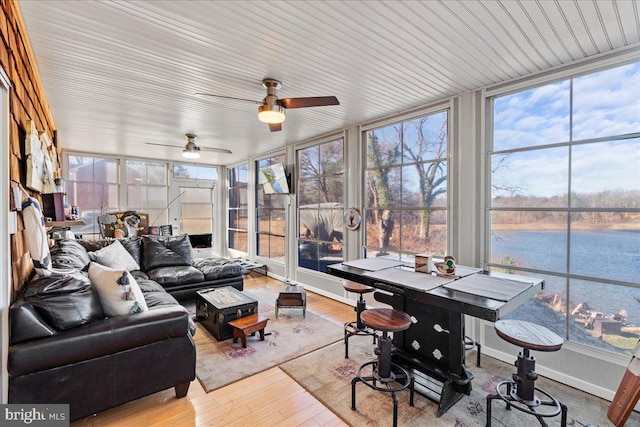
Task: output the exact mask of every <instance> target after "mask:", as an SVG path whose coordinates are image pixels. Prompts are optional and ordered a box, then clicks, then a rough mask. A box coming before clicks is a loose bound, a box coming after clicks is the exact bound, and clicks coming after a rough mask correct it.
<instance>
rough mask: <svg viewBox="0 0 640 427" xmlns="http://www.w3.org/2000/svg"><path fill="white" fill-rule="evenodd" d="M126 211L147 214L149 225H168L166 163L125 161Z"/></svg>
mask: <svg viewBox="0 0 640 427" xmlns="http://www.w3.org/2000/svg"><path fill="white" fill-rule="evenodd" d="M126 176H127V209H131V210H136V211H139V212H144V213H147V214H149V225H162V224H168V223H169V216H168V213H167V205H168V201H167V197H168V187H167V165H166V163H155V162H144V161H140V160H127V161H126Z"/></svg>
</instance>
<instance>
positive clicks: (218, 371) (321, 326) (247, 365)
mask: <svg viewBox="0 0 640 427" xmlns="http://www.w3.org/2000/svg"><path fill="white" fill-rule="evenodd" d="M244 293H245V294H247V295H249V296H251V297H252V298H255V299H256V300H258V312H259V313H260V314H261V315H263V316H266V317H268V318H269V319H270V320H269V322H268V324H267V327H266V328H265V333H266V336H265V340H264V341H260V340H259V335H258V334H256V335H255V337H247V348H242V343H241V341H240V340H238V342H237V343H236V344H234V343H233V340H232V339H228V340H225V341H221V342H218V341H216V339H215V338H214V337H213V336H212V335H211V334H209V333H208V332H207V330H206V329H204V327H202V325H198V333H197V334H196V336H195V342H196V375H197V377H198V380H199V381H200V383H201V384H202V387H203V388H204V389H205V390H206V391H207V392H210V391H212V390H215V389H217V388H220V387H223V386H225V385H227V384H231V383H233V382H235V381H238V380H240V379H242V378H245V377H248V376H250V375H253V374H257V373H258V372H262V371H264V370H266V369H269V368H272V367H274V366H277V365H280V364H282V363H284V362H286V361H288V360H290V359H293V358H295V357H298V356H301V355H303V354H306V353H309V352H310V351H313V350H317V349H319V348H321V347H324V346H327V345H329V344H332V343H335V342H336V341H339V340H342V338H343V336H344V329H343V326H342V325H340V324H337V323H334V322H331V321H329V320H326V319H324V318H322V317H320V316H318V315H315V314H313V313H311V312H309V310H307V312H306V317H305V318H303V317H302V310H299V309H281V310H279V313H278V319H276V316H275V311H274V304H275V300H276V295H273V294H271V293H270V292H268V291H264V290H259V289H251V290H247V291H244Z"/></svg>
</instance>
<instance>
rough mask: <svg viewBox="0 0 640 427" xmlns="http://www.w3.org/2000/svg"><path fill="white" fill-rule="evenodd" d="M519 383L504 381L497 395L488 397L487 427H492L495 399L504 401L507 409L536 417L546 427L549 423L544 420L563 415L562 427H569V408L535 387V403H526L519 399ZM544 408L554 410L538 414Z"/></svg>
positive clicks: (497, 390)
mask: <svg viewBox="0 0 640 427" xmlns="http://www.w3.org/2000/svg"><path fill="white" fill-rule="evenodd" d="M517 386H518V385H517V383H516V382H514V381H509V380H507V381H502V382H500V383H499V384H498V385H497V386H496V394H489V395H487V426H488V427H490V426H491V402H492V401H493V400H495V399H502V400H503V401H504V402H505V403H506V404H507V409H508V410H509V409H511V408H514V409H517V410H518V411H521V412H524V413H525V414H530V415H533V416H535V417H536V418H537V419H538V421H539V422H540V424H541V425H542V426H544V427H546V426H547V423H546V422H545V421H544V418H551V417H555V416H557V415H559V414H560V413H562V419H561V423H560V425H561V426H562V427H566V425H567V407H566V406H565V405H564V404H563V403H562V402H560V401H559V400H558V399H556V398H555V397H553V396H552V395H551V394H549V393H548V392H546V391H544V390H542V389H540V388H538V387H534V390H535V392H536V393H535V394H534V400H533V401H525V400H523V399H521V398H519V397H518V395H517V392H518V389H517ZM501 387H506V391H505V392H502V391H501V390H500V388H501ZM540 395H542V396H544V399H540V397H539V396H540ZM543 406H551V407H554V409H552V410H550V411H549V412H538V411H537V410H536V408H540V407H543Z"/></svg>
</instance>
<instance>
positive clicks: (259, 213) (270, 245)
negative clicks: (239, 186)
mask: <svg viewBox="0 0 640 427" xmlns="http://www.w3.org/2000/svg"><path fill="white" fill-rule="evenodd" d="M284 161H285V157H284V155H280V156H275V157H270V158H268V159H262V160H259V161H257V162H256V169H257V170H259V169H260V168H261V167H264V166H268V165H272V164H275V163H284ZM262 187H263V186H262V184H260V183H259V181H258V178H257V177H256V189H257V190H256V191H257V193H256V199H257V203H256V205H257V206H258V209H256V219H257V221H256V224H257V243H258V250H257V254H258V255H259V256H261V257H265V258H270V259H272V260H275V261H280V262H284V254H285V233H284V230H285V226H286V212H287V211H286V202H287V197H288V195H286V194H266V193H265V192H264V190H263V188H262Z"/></svg>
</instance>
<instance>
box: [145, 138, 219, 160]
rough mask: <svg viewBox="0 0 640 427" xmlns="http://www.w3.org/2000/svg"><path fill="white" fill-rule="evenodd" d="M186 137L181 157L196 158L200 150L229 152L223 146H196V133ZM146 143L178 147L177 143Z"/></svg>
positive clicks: (198, 156)
mask: <svg viewBox="0 0 640 427" xmlns="http://www.w3.org/2000/svg"><path fill="white" fill-rule="evenodd" d="M185 136H186V137H187V145H185V146H184V149H183V150H182V157H186V158H187V159H198V158H200V150H202V151H213V152H214V153H224V154H231V151H230V150H227V149H224V148H213V147H198V146H197V145H196V143H195V142H194V141H195V139H196V138H197V137H198V135H196V134H193V133H188V134H186V135H185ZM147 144H148V145H157V146H160V147H174V148H180V146H179V145H170V144H158V143H155V142H147Z"/></svg>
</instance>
